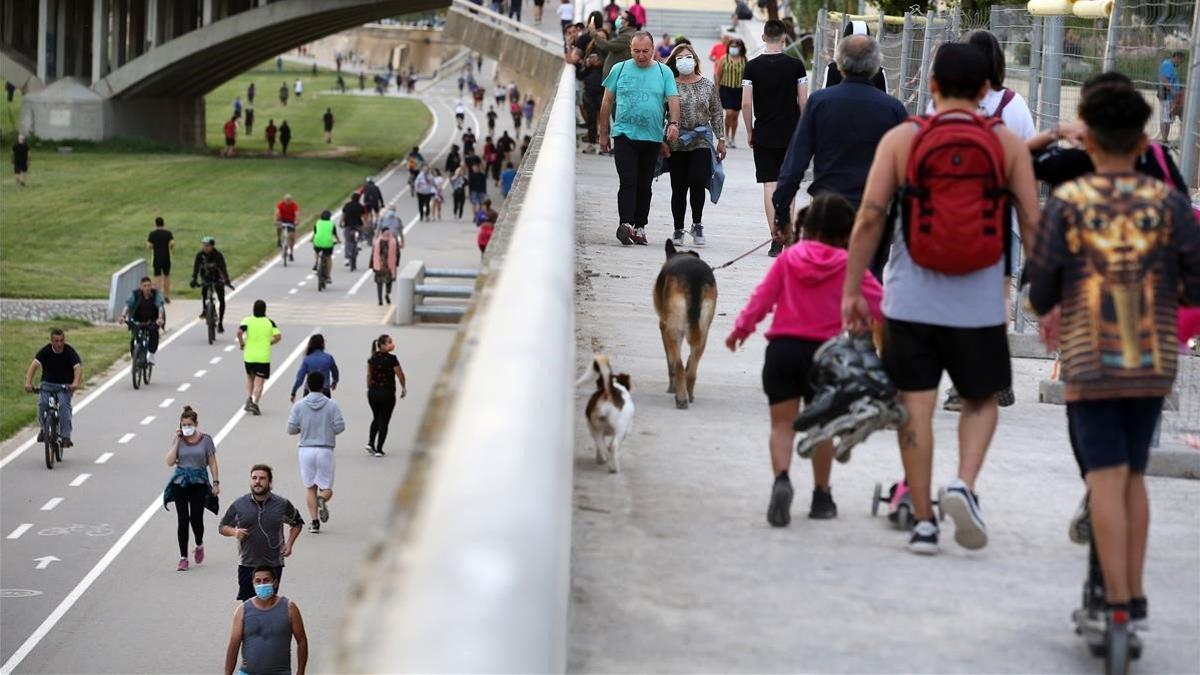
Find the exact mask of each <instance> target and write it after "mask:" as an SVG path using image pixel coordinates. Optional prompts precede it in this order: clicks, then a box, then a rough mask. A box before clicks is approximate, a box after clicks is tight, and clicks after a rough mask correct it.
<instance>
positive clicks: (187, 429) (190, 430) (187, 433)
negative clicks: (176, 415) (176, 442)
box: [179, 426, 196, 436]
mask: <svg viewBox="0 0 1200 675" xmlns="http://www.w3.org/2000/svg"><path fill="white" fill-rule="evenodd" d="M179 430H180V431H181V432H183V435H184V436H191V435H192V434H194V433H196V427H192V426H185V427H180V429H179Z"/></svg>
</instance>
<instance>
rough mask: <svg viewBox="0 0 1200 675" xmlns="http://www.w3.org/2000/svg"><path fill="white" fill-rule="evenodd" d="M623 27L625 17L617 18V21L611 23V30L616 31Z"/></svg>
mask: <svg viewBox="0 0 1200 675" xmlns="http://www.w3.org/2000/svg"><path fill="white" fill-rule="evenodd" d="M624 25H625V17H623V16H618V17H617V20H616V21H614V22H613V28H616V29H617V30H621V27H622V26H624Z"/></svg>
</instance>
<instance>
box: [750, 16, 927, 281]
mask: <svg viewBox="0 0 1200 675" xmlns="http://www.w3.org/2000/svg"><path fill="white" fill-rule="evenodd" d="M836 60H837V66H838V70H839V71H840V72H841V74H842V77H843V79H842V83H841V84H839V85H837V86H833V87H828V88H825V89H821V90H820V91H817V92H816V93H814V94H813V95H812V96H810V97H809V98H808V104H807V105H806V106H805V108H804V115H803V116H802V117H801V118H800V126H799V127H798V128H797V129H796V133H795V134H793V135H792V141H791V145H790V146H789V147H788V151H787V156H786V157H785V158H784V161H783V167H782V168H781V169H780V172H779V182H778V183H777V184H776V186H775V194H774V196H773V197H772V202H773V203H774V205H775V222H776V225H777V226H780V225H788V224H789V222H788V220H789V218H790V215H791V204H792V199H793V198H794V197H795V196H796V191H797V190H799V188H800V182H801V181H802V180H803V179H804V172H805V171H807V170H808V164H809V162H810V161H811V162H812V163H813V182H812V185H810V186H809V187H808V193H809V194H810V195H814V196H815V195H817V194H820V193H822V192H835V193H837V194H839V195H841V196H843V197H845V198H846V199H848V200H850V202H851V203H853V204H854V207H855V208H856V209H857V208H858V204H859V202H860V201H862V192H863V187H864V186H865V185H866V183H867V172H868V170H870V168H871V162H872V160H874V158H875V146H877V145H879V140H880V139H881V138H883V135H884V134H885V133H887V131H888V130H889V129H891V128H892V127H894V126H896V125H897V124H899V123H901V122H903V121H904V120H905V118H907V117H908V111H906V110H905V109H904V105H903V104H901V103H900V101H898V100H896V99H895V98H893V97H892V96H889V95H887V94H885V93H883V92H882V91H879V90H878V89H876V88H875V85H874V84H872V82H871V79H872V78H873V77H875V74H876V73H878V72H879V66H880V60H881V55H880V51H879V43H877V42H876V41H875V38H872V37H870V36H869V35H851V36H849V37H846V38H843V39H842V41H841V42H839V43H838V46H837V54H836ZM888 244H889V242H883V243H882V244H881V246H880V251H882V252H883V254H882V255H877V256H876V260H875V261H874V263H873V264H872V265H871V271H872V272H874V273H875V276H876V277H880V278H881V277H882V274H883V263H884V262H886V251H887V245H888Z"/></svg>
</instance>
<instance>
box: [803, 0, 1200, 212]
mask: <svg viewBox="0 0 1200 675" xmlns="http://www.w3.org/2000/svg"><path fill="white" fill-rule="evenodd" d="M1101 4H1102V5H1104V6H1105V7H1107V5H1108V4H1109V3H1101ZM1197 4H1198V3H1197V2H1196V1H1195V0H1141V1H1122V0H1116V1H1115V2H1112V3H1111V6H1112V12H1111V15H1110V18H1094V19H1088V18H1079V17H1075V16H1065V17H1064V16H1033V15H1031V14H1030V13H1029V12H1028V10H1027V9H1026V8H1025V7H1024V6H992V7H990V8H988V9H984V10H982V11H980V12H976V13H970V12H962V11H961V10H960V9H958V7H957V6H956V7H953V8H951V9H950V10H949V11H946V12H938V13H930V14H922V13H920V12H918V11H911V12H907V13H905V14H904V16H889V15H884V14H877V15H870V14H864V15H853V16H852V15H847V14H842V13H839V12H828V11H825V10H821V11H820V13H819V14H818V17H817V28H816V30H815V32H814V36H813V40H814V49H813V53H814V59H813V60H814V67H813V71H814V72H815V73H823V71H824V68H825V65H826V64H828V63H830V62H831V61H832V59H833V54H834V49H835V48H836V45H837V42H838V40H840V39H841V36H842V33H843V30H844V28H845V26H846V23H847V22H848V21H851V20H861V21H866V22H867V23H868V24H869V25H870V28H871V34H872V35H875V36H876V37H877V38H878V40H879V45H880V47H881V50H882V52H883V68H884V73H885V75H886V78H887V84H888V91H889V92H890V93H891V94H893V95H894V96H896V98H898V99H900V100H901V101H902V102H903V103H904V105H905V106H906V107H907V108H908V110H909V112H912V113H917V112H923V111H925V110H926V109H927V106H928V105H929V102H930V100H931V98H930V94H929V69H930V68H931V67H932V63H933V55H934V54H935V53H936V52H937V48H938V46H939V45H941V44H942V43H945V42H954V41H960V40H962V39H964V38H965V37H966V36H967V34H969V33H970V32H971V31H973V30H976V29H986V30H990V31H991V32H992V33H993V34H995V35H996V37H997V38H998V39H999V40H1000V42H1001V44H1002V45H1003V46H1004V51H1005V61H1006V75H1005V83H1004V84H1005V86H1006V87H1008V88H1009V89H1013V90H1015V91H1016V92H1017V93H1019V94H1021V95H1022V96H1024V97H1025V99H1026V101H1027V102H1028V104H1029V109H1030V111H1031V112H1032V113H1033V116H1034V121H1035V124H1036V125H1037V126H1038V128H1040V129H1048V128H1050V127H1051V126H1053V125H1054V124H1055V123H1057V122H1058V121H1059V120H1074V119H1075V118H1076V109H1077V106H1078V103H1079V90H1080V87H1081V86H1082V85H1083V83H1084V82H1085V81H1087V79H1088V78H1090V77H1092V76H1093V75H1097V74H1099V73H1102V72H1105V71H1108V70H1117V71H1120V72H1122V73H1124V74H1125V75H1128V76H1129V77H1130V78H1131V79H1132V80H1133V81H1134V83H1135V85H1136V86H1137V87H1138V88H1139V89H1140V90H1141V91H1142V92H1143V94H1144V95H1145V96H1146V99H1147V102H1149V103H1150V104H1151V106H1152V107H1153V109H1154V114H1153V115H1152V116H1151V119H1150V121H1149V122H1148V124H1147V126H1146V133H1147V134H1148V135H1149V136H1150V137H1151V138H1153V139H1155V140H1165V141H1166V145H1167V147H1168V148H1169V149H1170V150H1171V152H1172V154H1173V155H1174V157H1175V159H1176V160H1177V161H1178V163H1179V164H1180V166H1181V168H1182V169H1183V175H1184V177H1185V179H1186V180H1188V182H1189V184H1190V187H1192V188H1193V189H1195V188H1198V187H1200V176H1198V175H1197V166H1198V164H1200V91H1197V90H1198V89H1200V86H1196V85H1193V86H1188V84H1189V82H1192V83H1196V84H1200V77H1197V75H1200V73H1193V72H1192V69H1191V66H1192V64H1195V63H1197V62H1200V42H1198V41H1196V40H1193V38H1192V36H1193V35H1194V34H1195V33H1197V32H1200V25H1198V24H1200V19H1198V17H1197V11H1196V7H1197ZM881 27H882V29H881ZM1177 52H1178V53H1182V54H1183V55H1184V56H1183V62H1182V65H1180V66H1178V68H1177V73H1178V77H1179V83H1180V91H1179V92H1178V93H1177V94H1175V95H1174V96H1172V97H1171V98H1170V99H1169V100H1163V98H1162V97H1161V96H1160V93H1161V92H1162V90H1163V88H1162V86H1161V81H1160V69H1161V68H1163V63H1164V61H1169V60H1170V59H1171V57H1172V55H1173V54H1175V53H1177ZM817 79H818V80H820V79H823V78H821V77H818V78H817ZM822 84H823V82H820V81H818V82H817V83H816V85H815V86H818V87H819V86H821V85H822ZM1164 109H1165V113H1164ZM1164 115H1165V116H1164ZM1164 119H1169V120H1170V125H1169V126H1167V125H1162V124H1161V122H1162V121H1163V120H1164ZM1164 127H1165V129H1166V131H1167V135H1166V138H1165V139H1163V137H1162V134H1163V130H1164Z"/></svg>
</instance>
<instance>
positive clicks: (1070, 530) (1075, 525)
mask: <svg viewBox="0 0 1200 675" xmlns="http://www.w3.org/2000/svg"><path fill="white" fill-rule="evenodd" d="M1067 538H1068V539H1070V540H1071V541H1072V542H1074V543H1076V544H1087V543H1088V542H1090V541H1091V540H1092V512H1091V510H1090V509H1089V508H1088V493H1087V492H1084V493H1083V499H1081V500H1080V501H1079V506H1078V507H1076V508H1075V515H1073V516H1071V524H1070V525H1068V526H1067Z"/></svg>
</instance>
